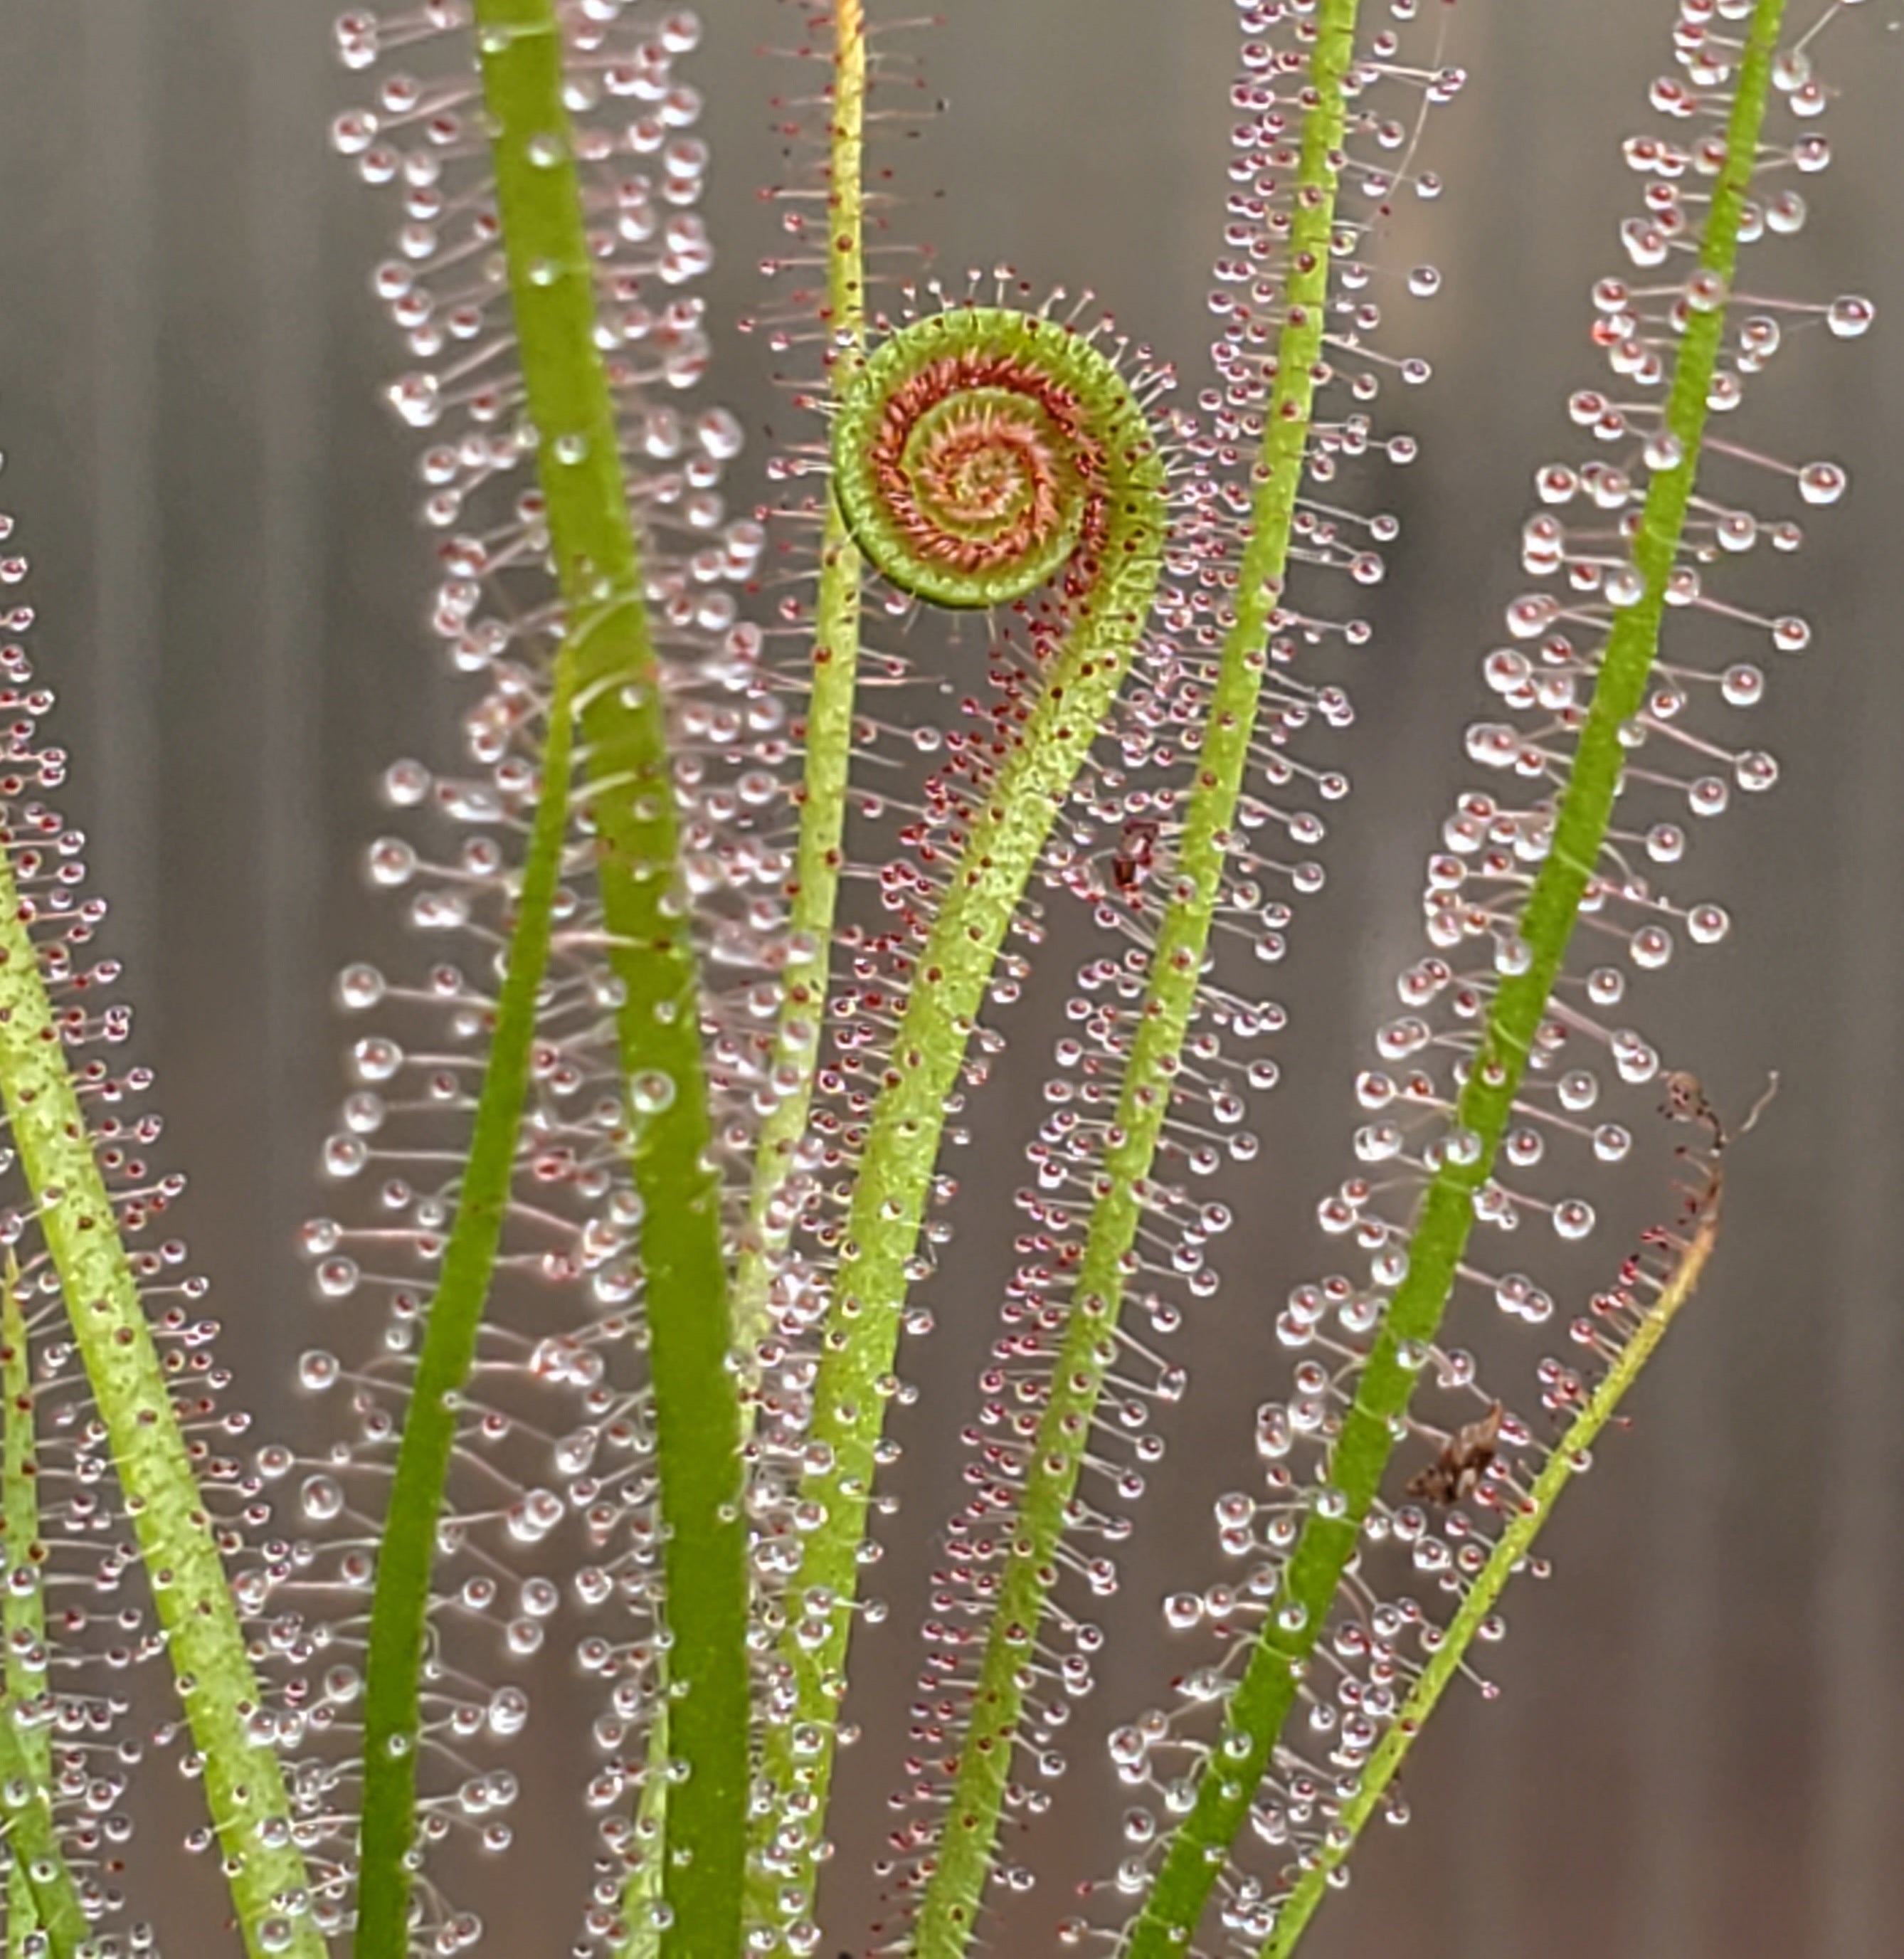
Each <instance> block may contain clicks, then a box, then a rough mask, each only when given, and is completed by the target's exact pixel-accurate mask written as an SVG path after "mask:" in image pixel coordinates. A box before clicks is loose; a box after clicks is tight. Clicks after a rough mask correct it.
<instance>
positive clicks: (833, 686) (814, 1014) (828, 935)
mask: <svg viewBox="0 0 1904 1959" xmlns="http://www.w3.org/2000/svg"><path fill="white" fill-rule="evenodd" d="M865 121H866V15H865V7H864V6H863V5H862V0H834V7H833V120H832V122H831V125H830V131H829V142H830V157H829V164H828V173H827V183H828V192H827V307H826V313H825V316H824V317H825V319H826V321H827V325H828V327H829V329H830V332H831V335H832V347H831V351H830V354H829V356H828V360H829V367H828V382H829V386H830V392H831V393H832V395H833V399H834V401H835V402H838V401H839V398H840V396H841V395H842V394H843V392H845V390H846V388H847V387H848V386H850V385H851V383H852V379H853V378H854V376H855V375H857V374H858V372H859V371H860V370H861V369H862V367H864V366H865V351H866V270H865V186H864V182H863V174H862V173H863V170H864V166H865ZM860 578H861V560H860V554H859V549H858V546H857V545H855V543H854V542H853V538H852V532H850V531H849V529H847V527H846V518H845V517H844V516H843V515H842V513H841V512H840V509H839V505H838V503H836V502H835V501H834V500H833V498H832V497H828V498H827V516H826V525H825V529H824V531H823V533H822V535H821V540H820V590H819V597H818V601H817V608H816V616H815V621H814V624H815V631H814V648H813V678H812V683H811V687H810V689H809V691H808V696H807V728H806V761H805V776H804V780H803V783H802V784H801V799H800V834H799V839H798V843H797V844H796V845H795V859H794V883H793V885H792V892H791V897H792V905H791V907H790V910H789V917H788V920H787V927H788V934H789V938H788V951H787V960H786V964H785V967H784V969H783V970H782V974H781V1001H780V1021H779V1030H778V1040H777V1042H776V1047H775V1052H774V1068H775V1091H776V1094H777V1095H778V1097H779V1100H777V1101H776V1103H775V1105H774V1108H773V1113H772V1114H770V1116H768V1117H767V1118H766V1121H765V1122H763V1123H762V1124H761V1126H760V1141H759V1142H758V1144H757V1146H756V1148H755V1152H754V1188H753V1191H752V1192H751V1194H750V1197H749V1199H748V1202H747V1234H746V1236H745V1237H744V1240H743V1241H742V1243H741V1256H740V1259H739V1262H738V1266H737V1268H736V1271H735V1284H734V1326H735V1345H737V1346H738V1348H740V1349H741V1351H742V1352H743V1353H750V1352H751V1351H753V1349H754V1348H755V1347H757V1345H759V1344H760V1341H761V1340H762V1339H763V1338H764V1337H765V1335H766V1332H767V1331H768V1316H767V1304H768V1295H769V1293H770V1288H771V1287H772V1285H773V1272H774V1265H775V1262H776V1259H777V1258H778V1256H779V1254H780V1253H782V1252H783V1251H785V1249H786V1245H787V1241H788V1238H789V1228H788V1226H787V1224H786V1223H785V1221H783V1220H781V1219H779V1218H776V1215H775V1211H776V1204H777V1202H778V1200H779V1197H780V1195H781V1193H782V1191H783V1190H784V1189H785V1187H786V1183H787V1179H788V1177H789V1176H790V1175H791V1174H792V1168H793V1153H794V1151H795V1148H797V1147H798V1144H799V1141H800V1138H801V1136H802V1135H804V1134H805V1132H806V1127H807V1117H808V1113H809V1112H810V1111H811V1108H812V1107H813V1082H814V1071H815V1070H816V1069H817V1067H818V1065H819V1062H820V1026H821V1021H822V1017H823V1014H824V1011H825V1008H826V1003H827V973H828V970H829V968H830V964H831V961H830V953H831V951H832V946H833V910H834V907H835V906H836V903H837V902H838V899H839V867H840V862H841V850H840V844H841V839H842V837H843V835H844V833H845V831H846V783H847V776H848V773H849V770H850V767H851V765H852V743H853V689H854V685H855V681H856V679H857V678H858V671H859V593H860Z"/></svg>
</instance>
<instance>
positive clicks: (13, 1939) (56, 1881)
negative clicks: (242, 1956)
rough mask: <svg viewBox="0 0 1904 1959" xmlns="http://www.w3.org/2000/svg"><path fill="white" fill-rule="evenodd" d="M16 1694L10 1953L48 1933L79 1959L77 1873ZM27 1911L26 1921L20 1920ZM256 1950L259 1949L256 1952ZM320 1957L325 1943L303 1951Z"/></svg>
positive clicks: (1, 1768)
mask: <svg viewBox="0 0 1904 1959" xmlns="http://www.w3.org/2000/svg"><path fill="white" fill-rule="evenodd" d="M16 1706H17V1703H16V1702H15V1701H14V1699H13V1697H11V1695H8V1697H7V1698H6V1700H5V1701H4V1702H0V1821H4V1822H5V1824H6V1826H7V1853H8V1857H9V1858H10V1859H11V1869H10V1870H9V1872H8V1881H7V1951H8V1955H9V1959H11V1955H12V1954H14V1953H15V1952H17V1951H24V1950H25V1943H24V1942H25V1940H26V1938H27V1935H28V1934H29V1932H43V1933H44V1934H45V1935H46V1940H47V1942H48V1945H49V1948H50V1959H76V1955H77V1954H78V1951H79V1950H80V1948H81V1945H83V1944H84V1942H86V1941H87V1939H88V1938H90V1935H91V1928H90V1926H88V1925H87V1922H86V1913H85V1912H84V1910H82V1909H81V1905H80V1902H79V1891H78V1888H77V1887H76V1886H75V1884H74V1882H73V1879H72V1874H71V1872H69V1871H68V1869H67V1868H66V1861H65V1858H64V1857H63V1856H62V1855H61V1854H60V1849H59V1826H58V1824H56V1822H55V1821H54V1820H53V1811H52V1802H51V1801H50V1799H49V1797H48V1795H47V1792H46V1776H45V1773H44V1772H43V1770H40V1768H39V1767H37V1766H36V1764H37V1763H38V1762H39V1761H40V1757H42V1756H43V1754H44V1753H45V1752H46V1746H47V1743H46V1734H45V1732H44V1730H43V1729H40V1728H37V1727H34V1728H28V1729H21V1727H20V1726H18V1725H17V1722H15V1720H14V1708H15V1707H16ZM23 1904H24V1907H25V1911H24V1918H23V1917H22V1916H20V1915H19V1914H20V1913H21V1907H22V1905H23ZM300 1949H302V1950H305V1951H313V1952H316V1953H317V1954H322V1951H323V1949H324V1948H323V1947H322V1945H316V1946H310V1947H306V1948H300ZM252 1950H253V1951H256V1950H257V1948H256V1947H255V1946H254V1947H253V1948H252Z"/></svg>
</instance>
